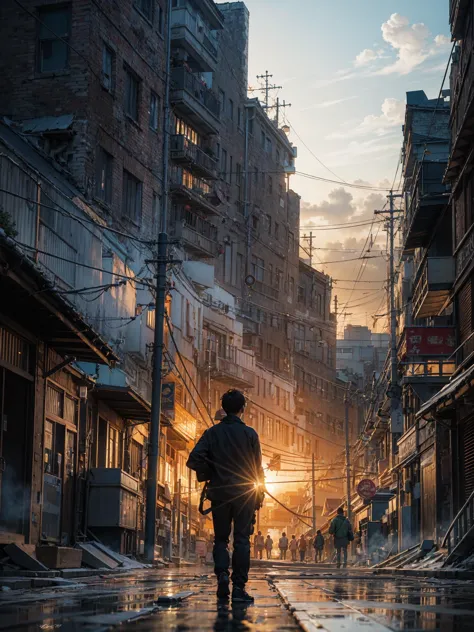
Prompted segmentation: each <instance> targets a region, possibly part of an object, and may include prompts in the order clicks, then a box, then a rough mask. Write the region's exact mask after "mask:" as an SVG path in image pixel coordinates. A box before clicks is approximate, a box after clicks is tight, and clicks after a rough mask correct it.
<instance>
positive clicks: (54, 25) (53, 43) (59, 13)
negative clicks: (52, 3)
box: [38, 7, 71, 72]
mask: <svg viewBox="0 0 474 632" xmlns="http://www.w3.org/2000/svg"><path fill="white" fill-rule="evenodd" d="M38 20H39V25H40V26H39V32H38V40H39V41H38V70H39V71H40V72H57V71H58V70H64V69H66V68H67V66H68V61H69V35H70V30H71V8H70V7H60V8H59V7H58V8H56V7H41V8H40V9H39V11H38ZM60 38H61V39H60Z"/></svg>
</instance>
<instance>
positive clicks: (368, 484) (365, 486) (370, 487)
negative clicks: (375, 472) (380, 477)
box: [357, 478, 377, 500]
mask: <svg viewBox="0 0 474 632" xmlns="http://www.w3.org/2000/svg"><path fill="white" fill-rule="evenodd" d="M357 493H358V494H359V496H360V497H361V498H363V499H364V500H370V499H371V498H373V497H374V496H375V494H376V493H377V487H376V486H375V483H374V481H371V480H370V478H364V480H363V481H361V482H360V483H359V484H358V485H357Z"/></svg>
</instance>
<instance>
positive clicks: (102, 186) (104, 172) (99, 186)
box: [96, 148, 114, 204]
mask: <svg viewBox="0 0 474 632" xmlns="http://www.w3.org/2000/svg"><path fill="white" fill-rule="evenodd" d="M113 160H114V159H113V157H112V156H111V155H110V154H109V153H108V152H107V151H105V149H102V148H99V152H98V155H97V179H96V195H97V197H98V198H99V199H100V200H102V202H105V203H106V204H110V203H111V201H112V169H113Z"/></svg>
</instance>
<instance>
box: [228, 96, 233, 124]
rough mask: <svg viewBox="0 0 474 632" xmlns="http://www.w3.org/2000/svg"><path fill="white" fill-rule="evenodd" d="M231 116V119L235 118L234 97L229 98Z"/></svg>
mask: <svg viewBox="0 0 474 632" xmlns="http://www.w3.org/2000/svg"><path fill="white" fill-rule="evenodd" d="M229 118H230V120H231V121H233V120H234V102H233V101H232V99H229Z"/></svg>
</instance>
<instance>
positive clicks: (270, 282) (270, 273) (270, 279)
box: [267, 263, 273, 285]
mask: <svg viewBox="0 0 474 632" xmlns="http://www.w3.org/2000/svg"><path fill="white" fill-rule="evenodd" d="M267 280H268V285H273V264H272V263H269V264H268V269H267Z"/></svg>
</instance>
